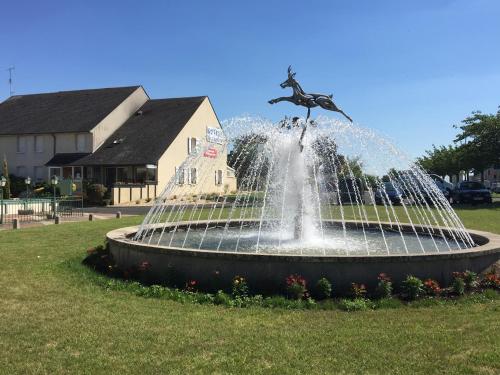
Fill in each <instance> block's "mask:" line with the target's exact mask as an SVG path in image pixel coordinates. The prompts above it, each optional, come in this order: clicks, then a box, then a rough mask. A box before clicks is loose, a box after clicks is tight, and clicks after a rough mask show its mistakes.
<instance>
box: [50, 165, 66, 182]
mask: <svg viewBox="0 0 500 375" xmlns="http://www.w3.org/2000/svg"><path fill="white" fill-rule="evenodd" d="M55 171H57V172H55ZM54 175H56V176H57V177H59V178H62V168H61V167H49V178H48V179H47V181H50V179H51V178H52V176H54Z"/></svg>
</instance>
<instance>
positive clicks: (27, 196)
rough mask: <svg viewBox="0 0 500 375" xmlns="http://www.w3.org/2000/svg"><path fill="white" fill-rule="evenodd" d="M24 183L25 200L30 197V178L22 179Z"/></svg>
mask: <svg viewBox="0 0 500 375" xmlns="http://www.w3.org/2000/svg"><path fill="white" fill-rule="evenodd" d="M24 183H25V184H26V198H29V197H30V185H31V178H30V177H29V176H28V177H26V178H25V179H24Z"/></svg>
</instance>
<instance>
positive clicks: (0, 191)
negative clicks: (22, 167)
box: [0, 176, 7, 224]
mask: <svg viewBox="0 0 500 375" xmlns="http://www.w3.org/2000/svg"><path fill="white" fill-rule="evenodd" d="M5 185H7V179H6V178H5V177H4V176H2V177H0V224H3V188H4V187H5Z"/></svg>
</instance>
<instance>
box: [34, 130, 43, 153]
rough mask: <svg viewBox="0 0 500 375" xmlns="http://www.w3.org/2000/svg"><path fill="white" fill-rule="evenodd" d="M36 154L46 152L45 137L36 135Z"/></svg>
mask: <svg viewBox="0 0 500 375" xmlns="http://www.w3.org/2000/svg"><path fill="white" fill-rule="evenodd" d="M34 143H35V152H36V153H38V154H40V153H42V152H43V151H44V144H43V143H44V137H43V135H35V142H34Z"/></svg>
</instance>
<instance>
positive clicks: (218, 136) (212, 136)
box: [207, 127, 226, 145]
mask: <svg viewBox="0 0 500 375" xmlns="http://www.w3.org/2000/svg"><path fill="white" fill-rule="evenodd" d="M207 142H210V143H217V144H219V145H222V144H224V143H225V142H226V137H224V133H223V131H222V129H220V128H211V127H207Z"/></svg>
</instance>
